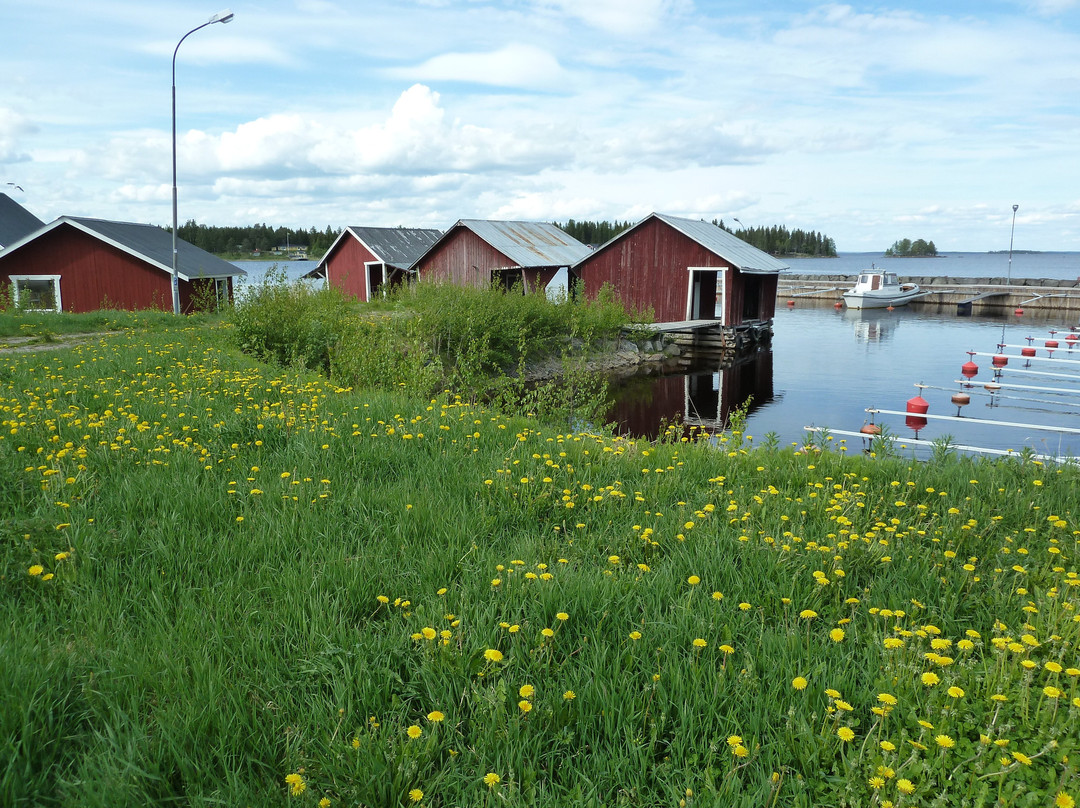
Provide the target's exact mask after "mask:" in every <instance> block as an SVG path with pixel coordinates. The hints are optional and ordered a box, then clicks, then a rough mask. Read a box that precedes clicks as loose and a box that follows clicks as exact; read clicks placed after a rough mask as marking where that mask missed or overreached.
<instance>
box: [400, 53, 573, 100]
mask: <svg viewBox="0 0 1080 808" xmlns="http://www.w3.org/2000/svg"><path fill="white" fill-rule="evenodd" d="M384 72H385V74H386V75H388V76H391V77H394V78H405V79H410V80H423V81H432V82H437V81H461V82H468V83H472V84H486V85H492V86H496V87H520V88H523V89H532V90H561V89H562V88H563V86H564V85H565V84H566V83H567V81H569V77H568V75H567V73H566V71H564V70H563V68H562V66H561V65H560V64H559V61H558V60H557V59H556V58H555V57H554V56H552V55H551V53H549V52H548V51H546V50H544V49H543V48H539V47H536V46H535V45H526V44H523V43H520V42H510V43H508V44H507V45H504V46H503V47H501V48H499V49H498V50H496V51H488V52H485V53H443V54H440V55H439V56H433V57H431V58H430V59H428V60H427V61H425V62H422V63H421V64H419V65H415V66H412V67H395V68H389V69H387V70H386V71H384Z"/></svg>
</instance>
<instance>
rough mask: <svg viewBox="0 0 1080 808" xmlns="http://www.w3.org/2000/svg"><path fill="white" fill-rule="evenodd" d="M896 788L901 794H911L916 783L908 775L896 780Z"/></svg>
mask: <svg viewBox="0 0 1080 808" xmlns="http://www.w3.org/2000/svg"><path fill="white" fill-rule="evenodd" d="M896 790H897V791H899V792H900V793H901V794H911V793H913V792H914V791H915V784H914V783H913V782H911V781H910V780H908V779H907V778H906V777H901V778H900V779H899V780H897V781H896Z"/></svg>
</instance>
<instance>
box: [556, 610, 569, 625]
mask: <svg viewBox="0 0 1080 808" xmlns="http://www.w3.org/2000/svg"><path fill="white" fill-rule="evenodd" d="M555 619H556V620H558V621H559V622H560V623H565V622H566V621H567V620H569V619H570V615H568V614H567V613H566V612H559V613H558V614H557V615H555Z"/></svg>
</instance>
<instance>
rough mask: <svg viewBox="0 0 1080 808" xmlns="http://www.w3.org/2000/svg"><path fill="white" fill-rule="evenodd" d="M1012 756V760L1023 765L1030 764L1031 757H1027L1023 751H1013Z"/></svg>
mask: <svg viewBox="0 0 1080 808" xmlns="http://www.w3.org/2000/svg"><path fill="white" fill-rule="evenodd" d="M1012 756H1013V760H1015V761H1016V762H1017V763H1021V764H1023V765H1024V766H1030V765H1031V758H1029V757H1028V756H1027V755H1025V754H1024V753H1023V752H1013V753H1012Z"/></svg>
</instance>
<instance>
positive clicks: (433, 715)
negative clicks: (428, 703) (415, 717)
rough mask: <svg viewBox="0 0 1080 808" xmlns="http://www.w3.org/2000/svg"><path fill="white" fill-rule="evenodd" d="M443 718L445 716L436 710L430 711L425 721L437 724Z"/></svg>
mask: <svg viewBox="0 0 1080 808" xmlns="http://www.w3.org/2000/svg"><path fill="white" fill-rule="evenodd" d="M444 718H446V716H445V715H443V714H442V713H441V712H439V711H438V710H432V711H431V712H430V713H428V714H427V720H428V721H430V722H431V723H433V724H438V723H439V722H440V721H442V720H443V719H444Z"/></svg>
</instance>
